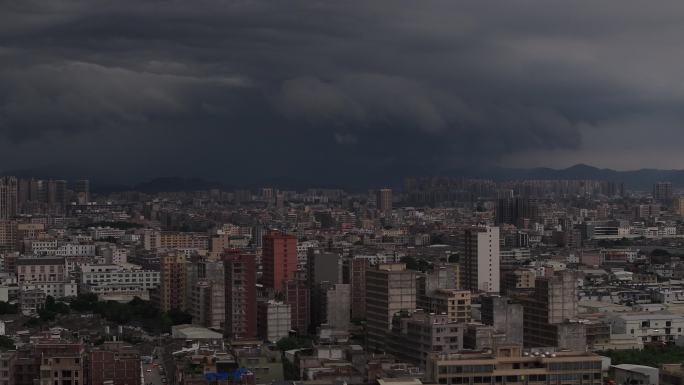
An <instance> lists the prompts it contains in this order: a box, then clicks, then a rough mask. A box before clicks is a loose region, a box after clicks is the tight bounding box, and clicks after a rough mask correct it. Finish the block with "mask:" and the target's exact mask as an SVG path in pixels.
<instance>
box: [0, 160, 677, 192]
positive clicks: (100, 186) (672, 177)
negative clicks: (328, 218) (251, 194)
mask: <svg viewBox="0 0 684 385" xmlns="http://www.w3.org/2000/svg"><path fill="white" fill-rule="evenodd" d="M61 171H64V172H58V170H56V169H32V170H29V169H27V170H14V171H7V172H3V173H2V175H16V176H18V177H36V178H43V179H49V178H53V179H62V178H63V179H70V180H71V179H76V178H79V177H87V176H88V175H89V174H90V175H92V174H91V173H88V172H85V170H82V171H81V172H76V171H74V170H68V169H63V170H61ZM68 171H71V172H68ZM407 176H408V175H407ZM412 176H421V175H412ZM438 176H446V177H454V178H458V177H464V178H482V179H493V180H496V181H505V180H523V179H596V180H608V181H615V182H623V183H624V184H625V188H627V189H631V190H650V189H651V188H652V186H653V184H654V183H656V182H660V181H669V182H672V185H673V186H674V187H675V188H683V189H684V170H658V169H641V170H632V171H617V170H612V169H608V168H597V167H593V166H589V165H586V164H577V165H574V166H572V167H568V168H564V169H553V168H547V167H538V168H506V167H482V168H472V167H469V168H461V169H450V170H447V171H443V172H441V173H440V174H439V175H438ZM388 177H389V175H388ZM90 178H91V189H92V190H93V192H96V193H105V192H116V191H126V190H137V191H142V192H146V193H157V192H162V191H197V190H208V189H211V188H220V189H223V190H231V189H235V188H247V189H256V188H259V187H265V186H271V187H276V188H280V189H290V190H303V189H307V188H342V189H345V188H346V189H351V190H353V191H364V190H365V189H368V188H377V187H381V186H376V185H369V184H367V183H365V182H364V180H366V181H367V180H373V182H374V183H380V184H381V185H384V186H390V187H394V188H397V189H400V188H401V186H402V178H401V177H396V176H395V177H394V178H392V179H388V180H379V179H373V178H369V177H366V178H365V179H361V178H359V179H358V180H355V181H354V182H355V183H345V182H344V181H341V182H340V183H339V184H331V183H330V182H321V181H314V180H303V179H299V177H297V176H295V177H292V178H288V177H273V178H268V177H264V178H263V179H261V180H259V181H256V182H250V183H241V182H240V181H238V180H236V181H232V180H231V181H230V182H229V183H228V182H227V181H220V180H207V179H202V178H194V177H178V176H171V177H160V178H153V179H151V180H148V181H144V182H140V183H137V184H127V183H126V184H121V183H119V184H116V183H114V184H113V183H109V182H108V181H107V179H105V178H98V177H93V176H91V177H90ZM347 182H349V181H347Z"/></svg>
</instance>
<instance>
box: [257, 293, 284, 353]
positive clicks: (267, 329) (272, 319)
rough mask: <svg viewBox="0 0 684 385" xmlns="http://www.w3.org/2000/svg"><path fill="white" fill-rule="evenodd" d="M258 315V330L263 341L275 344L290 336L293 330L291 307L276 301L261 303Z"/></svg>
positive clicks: (258, 307)
mask: <svg viewBox="0 0 684 385" xmlns="http://www.w3.org/2000/svg"><path fill="white" fill-rule="evenodd" d="M257 314H258V317H257V328H258V330H259V338H261V339H262V340H264V341H269V342H273V343H275V342H278V341H279V340H280V339H281V338H285V337H287V336H288V335H289V333H290V330H291V329H292V326H291V323H290V322H292V315H291V314H290V305H287V304H285V303H283V302H278V301H274V300H269V301H261V302H259V304H258V306H257Z"/></svg>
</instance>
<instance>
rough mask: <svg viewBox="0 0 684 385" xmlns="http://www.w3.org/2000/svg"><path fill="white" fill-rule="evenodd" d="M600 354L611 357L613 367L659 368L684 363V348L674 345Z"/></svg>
mask: <svg viewBox="0 0 684 385" xmlns="http://www.w3.org/2000/svg"><path fill="white" fill-rule="evenodd" d="M599 354H601V355H604V356H606V357H610V359H611V363H612V365H619V364H636V365H646V366H653V367H658V366H659V365H662V364H678V363H681V362H683V361H684V347H679V346H674V345H667V346H662V347H655V346H648V347H645V348H644V349H643V350H607V351H604V352H599Z"/></svg>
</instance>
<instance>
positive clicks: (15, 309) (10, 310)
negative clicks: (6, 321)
mask: <svg viewBox="0 0 684 385" xmlns="http://www.w3.org/2000/svg"><path fill="white" fill-rule="evenodd" d="M17 313H19V305H16V304H15V305H12V304H10V303H7V302H5V301H0V315H4V314H17Z"/></svg>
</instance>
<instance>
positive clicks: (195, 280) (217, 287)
mask: <svg viewBox="0 0 684 385" xmlns="http://www.w3.org/2000/svg"><path fill="white" fill-rule="evenodd" d="M187 266H188V285H187V286H188V311H189V313H190V314H191V315H192V323H193V324H198V325H202V326H205V327H208V328H215V329H223V326H224V322H225V320H226V311H225V306H226V299H225V295H226V293H225V291H226V290H225V284H224V280H225V273H224V264H223V262H222V261H215V260H207V259H205V258H201V257H198V258H193V261H192V262H191V263H189V264H188V265H187Z"/></svg>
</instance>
